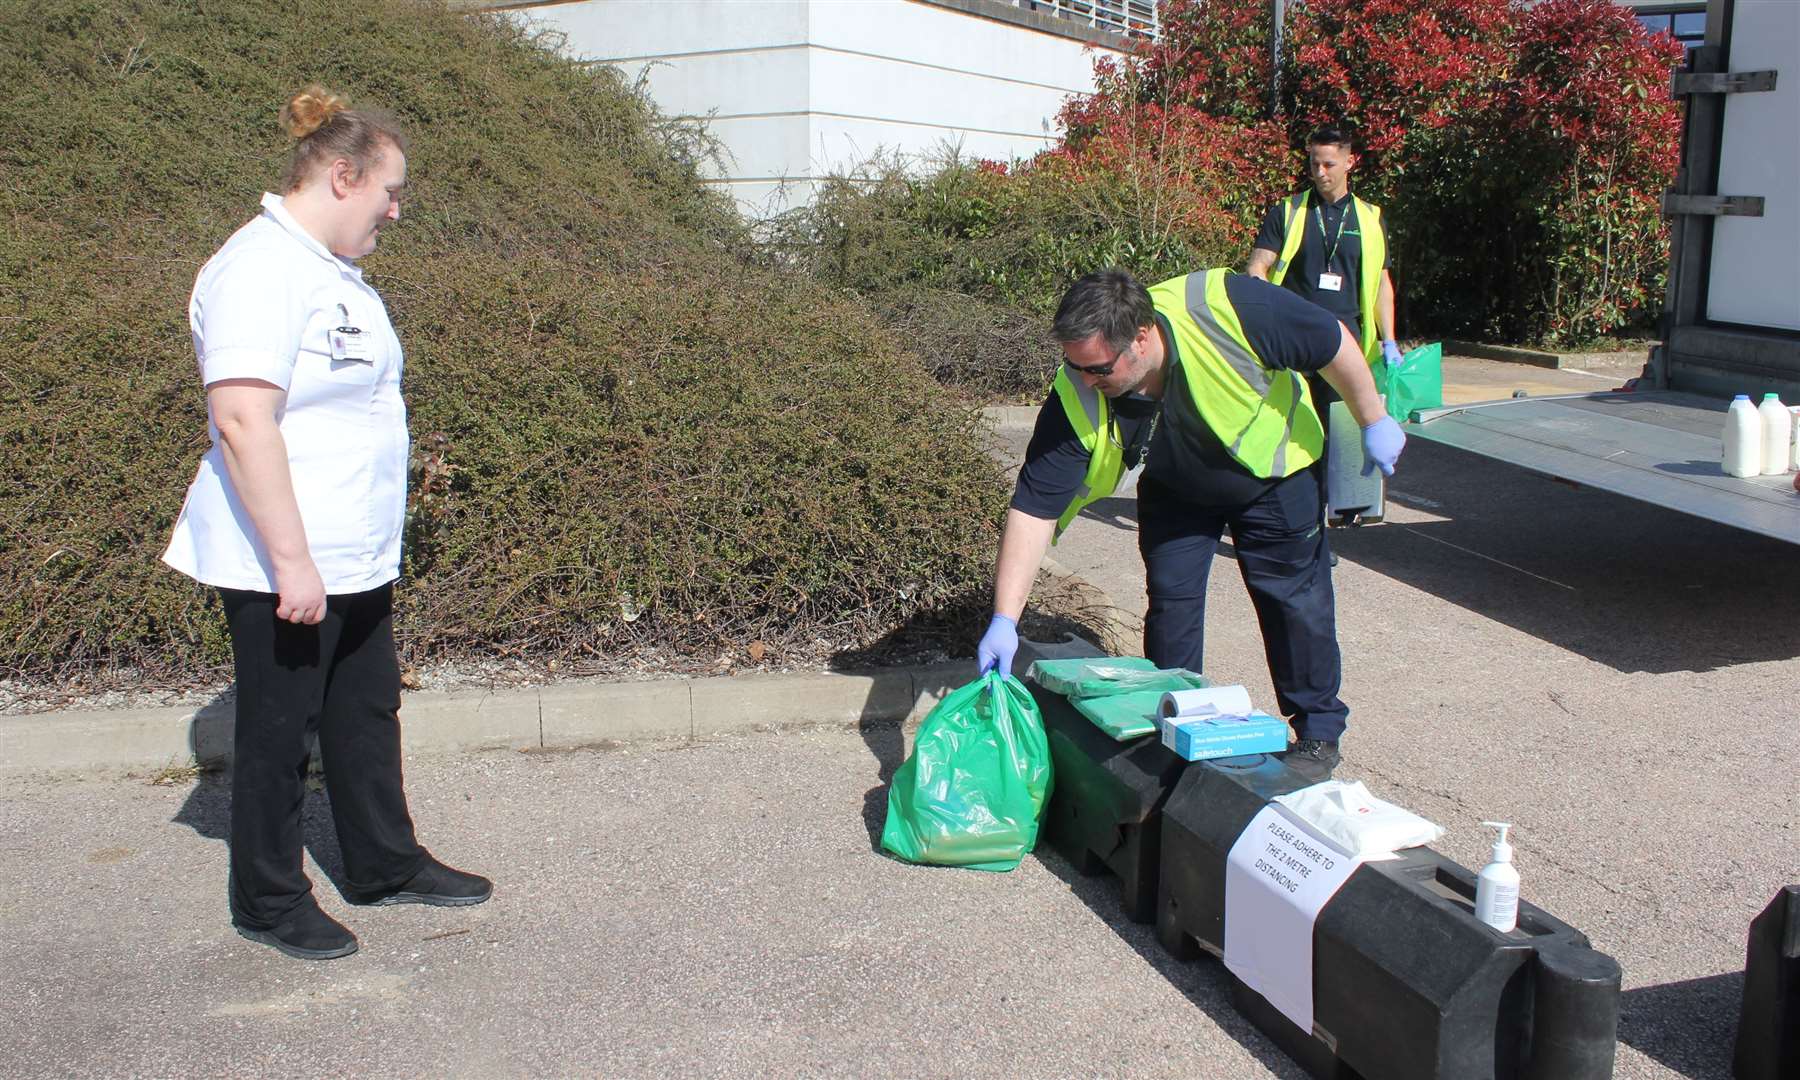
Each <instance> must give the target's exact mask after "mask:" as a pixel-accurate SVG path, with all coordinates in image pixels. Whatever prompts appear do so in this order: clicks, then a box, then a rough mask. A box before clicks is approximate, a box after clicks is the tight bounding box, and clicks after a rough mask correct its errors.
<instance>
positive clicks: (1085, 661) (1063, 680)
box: [1026, 656, 1162, 698]
mask: <svg viewBox="0 0 1800 1080" xmlns="http://www.w3.org/2000/svg"><path fill="white" fill-rule="evenodd" d="M1026 674H1027V675H1028V677H1030V678H1031V680H1032V681H1034V682H1036V683H1037V684H1038V685H1039V686H1041V687H1043V688H1044V689H1046V690H1048V691H1050V692H1051V693H1053V694H1061V695H1062V696H1063V697H1066V698H1078V697H1100V696H1101V695H1103V694H1123V693H1125V692H1127V691H1130V690H1140V689H1147V688H1148V685H1149V684H1148V683H1146V682H1145V680H1147V679H1157V678H1159V677H1160V676H1161V674H1162V672H1161V670H1160V669H1159V668H1158V667H1157V666H1156V665H1155V664H1154V663H1152V662H1151V661H1149V660H1146V659H1144V658H1143V657H1141V656H1084V657H1079V658H1077V659H1073V660H1036V661H1033V662H1032V665H1031V670H1030V671H1029V672H1027V673H1026Z"/></svg>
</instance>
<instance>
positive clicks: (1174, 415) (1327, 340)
mask: <svg viewBox="0 0 1800 1080" xmlns="http://www.w3.org/2000/svg"><path fill="white" fill-rule="evenodd" d="M1225 296H1226V298H1227V299H1228V300H1230V301H1231V306H1232V308H1233V309H1234V310H1235V311H1236V312H1237V316H1238V323H1239V325H1241V326H1242V327H1243V328H1244V336H1245V338H1247V339H1248V340H1249V342H1250V346H1251V348H1253V349H1255V350H1256V355H1257V356H1258V357H1260V358H1261V359H1262V361H1263V363H1264V364H1265V365H1267V366H1268V367H1271V368H1277V369H1286V370H1293V371H1304V372H1314V371H1317V370H1319V369H1320V368H1322V367H1324V366H1325V365H1326V364H1329V363H1331V358H1332V357H1334V356H1336V355H1337V350H1338V346H1339V345H1340V344H1341V343H1342V341H1343V337H1342V331H1341V330H1340V329H1339V328H1338V324H1337V322H1336V320H1334V319H1333V318H1332V317H1331V315H1330V314H1328V313H1327V312H1326V311H1324V310H1323V309H1322V308H1319V307H1317V306H1316V305H1313V304H1308V303H1305V302H1304V301H1302V300H1301V299H1300V298H1299V297H1297V296H1295V295H1294V294H1292V293H1290V292H1288V291H1287V290H1285V289H1280V288H1277V287H1275V286H1273V285H1270V284H1269V283H1268V282H1266V281H1261V280H1258V279H1256V278H1253V277H1248V276H1246V275H1243V274H1231V275H1229V276H1227V277H1226V279H1225ZM1156 321H1157V326H1158V328H1159V329H1161V330H1162V333H1163V340H1164V341H1166V342H1168V343H1169V357H1168V364H1169V367H1168V371H1167V373H1166V375H1165V376H1164V379H1163V399H1162V401H1160V402H1157V401H1152V400H1150V399H1149V398H1145V397H1141V396H1135V395H1134V396H1131V397H1124V398H1117V399H1115V400H1114V401H1113V402H1112V403H1111V404H1112V406H1113V409H1114V412H1115V414H1116V415H1117V416H1118V418H1119V435H1120V438H1121V439H1122V440H1123V441H1124V443H1125V447H1126V450H1125V463H1126V465H1127V466H1128V467H1129V466H1132V465H1136V464H1138V463H1139V462H1140V461H1141V462H1143V464H1144V476H1145V478H1147V479H1150V480H1154V481H1155V482H1157V483H1158V484H1160V485H1162V486H1163V487H1165V488H1167V489H1169V490H1171V491H1175V492H1178V493H1180V495H1181V497H1182V499H1184V500H1185V501H1188V502H1191V503H1194V504H1196V505H1200V506H1242V505H1244V504H1245V503H1248V502H1250V501H1252V500H1254V499H1255V498H1257V497H1258V496H1260V495H1261V494H1262V493H1263V492H1265V491H1267V490H1268V489H1269V487H1270V486H1272V484H1273V483H1274V482H1273V481H1269V480H1264V479H1262V478H1261V477H1259V476H1257V475H1255V474H1254V473H1252V472H1250V470H1248V469H1246V468H1244V467H1243V466H1242V465H1240V464H1238V462H1237V460H1236V459H1235V458H1233V457H1232V456H1231V454H1230V453H1229V452H1228V451H1227V450H1226V449H1225V444H1224V443H1222V442H1220V441H1219V437H1218V436H1217V435H1214V434H1213V431H1212V428H1210V427H1208V426H1207V424H1206V421H1205V420H1203V419H1201V418H1200V414H1199V411H1198V410H1197V409H1196V408H1195V407H1194V402H1193V399H1192V398H1191V397H1190V396H1189V394H1188V385H1187V376H1186V375H1184V374H1182V372H1181V370H1180V365H1181V362H1182V358H1181V356H1180V353H1179V351H1178V349H1177V348H1176V345H1175V339H1174V335H1173V334H1171V333H1170V332H1169V325H1168V321H1167V319H1165V318H1164V317H1163V314H1162V312H1161V311H1158V312H1157V316H1156ZM1146 451H1147V452H1148V459H1147V460H1146V458H1145V454H1146ZM1087 467H1088V453H1087V451H1086V450H1085V449H1084V448H1083V447H1082V445H1081V439H1080V437H1078V436H1077V435H1076V434H1075V429H1074V427H1073V426H1071V425H1070V423H1069V418H1068V416H1067V415H1066V414H1065V413H1064V412H1063V408H1062V403H1061V401H1059V400H1058V399H1057V396H1056V393H1055V391H1051V393H1050V396H1049V397H1048V398H1047V399H1045V401H1044V405H1043V407H1042V408H1041V409H1039V410H1038V417H1037V427H1036V428H1035V429H1034V430H1033V431H1032V433H1031V443H1030V445H1029V446H1027V447H1026V450H1025V465H1024V467H1023V468H1021V469H1020V470H1019V479H1018V482H1017V484H1016V485H1015V486H1014V488H1013V498H1012V506H1013V509H1015V510H1019V511H1021V512H1023V513H1026V514H1030V515H1031V516H1032V517H1036V518H1048V519H1051V520H1054V519H1056V518H1059V517H1061V516H1062V513H1063V511H1064V510H1067V509H1068V508H1069V504H1070V503H1071V502H1073V501H1074V499H1075V493H1076V492H1077V491H1079V490H1080V489H1081V481H1082V478H1083V477H1085V476H1086V475H1087Z"/></svg>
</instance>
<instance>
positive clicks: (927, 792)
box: [881, 672, 1051, 870]
mask: <svg viewBox="0 0 1800 1080" xmlns="http://www.w3.org/2000/svg"><path fill="white" fill-rule="evenodd" d="M1050 780H1051V777H1050V742H1049V740H1048V739H1046V738H1045V737H1044V723H1043V718H1042V717H1041V716H1039V715H1038V708H1037V702H1035V701H1033V700H1031V692H1030V691H1028V690H1026V689H1025V685H1024V684H1023V683H1021V682H1019V680H1017V679H1015V678H1013V677H1012V676H1010V675H1001V674H1000V673H998V672H989V673H988V674H986V675H984V676H982V677H981V678H979V679H976V680H975V681H974V682H972V683H969V684H968V685H967V686H963V687H960V688H958V689H956V690H952V691H951V692H950V694H949V695H948V696H947V697H945V698H944V700H943V701H940V702H938V705H937V708H935V709H933V710H931V714H930V715H929V716H927V717H926V718H925V722H924V723H922V724H920V725H919V734H918V737H917V738H915V739H914V740H913V750H912V754H911V756H909V757H908V758H907V759H906V761H905V763H904V764H902V765H901V766H900V768H899V769H898V770H897V771H896V772H895V773H894V781H893V783H892V785H890V786H889V788H888V812H887V823H886V824H885V825H884V826H883V827H882V830H881V846H882V848H883V849H884V850H886V851H890V852H892V853H893V854H895V855H897V856H899V857H900V858H902V859H905V860H906V861H907V862H914V863H931V864H934V865H937V866H965V867H969V868H970V869H974V870H1011V869H1012V868H1013V867H1015V866H1018V865H1019V862H1020V860H1022V859H1024V858H1025V853H1026V852H1028V851H1030V850H1031V849H1032V847H1033V846H1034V845H1035V844H1036V843H1037V834H1038V816H1039V814H1041V813H1042V811H1043V809H1044V803H1045V802H1047V801H1048V800H1049V798H1050Z"/></svg>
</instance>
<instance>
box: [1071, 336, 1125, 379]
mask: <svg viewBox="0 0 1800 1080" xmlns="http://www.w3.org/2000/svg"><path fill="white" fill-rule="evenodd" d="M1133 344H1136V343H1135V342H1132V343H1128V344H1127V345H1126V346H1125V347H1124V348H1123V349H1120V350H1119V351H1118V352H1116V353H1114V354H1113V358H1112V359H1111V360H1108V361H1107V362H1106V363H1104V364H1095V365H1093V366H1092V367H1082V366H1081V365H1080V364H1077V363H1076V362H1075V361H1073V360H1070V359H1069V358H1068V357H1066V356H1065V357H1063V364H1064V365H1065V366H1067V367H1068V369H1069V370H1070V371H1075V372H1080V373H1081V374H1083V375H1087V376H1090V377H1092V378H1095V379H1104V378H1106V377H1107V376H1108V375H1111V374H1112V373H1113V368H1116V367H1118V366H1119V361H1120V360H1123V359H1124V358H1125V354H1126V353H1128V352H1130V351H1131V346H1132V345H1133Z"/></svg>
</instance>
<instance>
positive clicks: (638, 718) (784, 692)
mask: <svg viewBox="0 0 1800 1080" xmlns="http://www.w3.org/2000/svg"><path fill="white" fill-rule="evenodd" d="M974 676H975V669H974V663H973V661H971V660H952V661H946V662H943V663H937V664H927V665H921V666H914V667H901V668H886V669H881V670H877V671H872V672H867V673H859V674H846V673H839V672H812V673H797V674H750V675H741V676H729V675H723V676H716V677H710V678H699V679H679V678H678V679H656V680H650V681H646V682H627V683H615V682H598V681H595V682H567V683H554V684H550V685H547V686H541V687H521V688H517V689H502V690H474V691H470V690H461V691H453V692H448V693H411V694H407V695H406V696H405V697H404V699H403V701H402V704H401V714H400V715H401V719H402V721H403V727H402V732H403V735H402V738H403V739H404V743H405V747H406V750H407V752H409V753H437V752H447V751H465V750H487V749H513V750H538V749H557V748H572V747H578V746H594V745H603V744H607V743H613V742H641V741H652V740H663V741H683V742H685V741H690V740H694V739H704V738H707V737H710V736H715V735H721V734H726V733H730V732H738V731H767V730H779V729H783V728H799V727H811V726H819V725H829V724H837V725H849V724H859V723H860V724H888V723H897V724H908V723H916V722H917V721H918V720H920V719H922V718H923V717H924V715H925V714H926V713H928V712H930V711H931V707H932V706H933V705H935V704H937V702H938V701H939V700H941V699H942V698H943V696H944V695H945V694H947V693H948V692H949V691H950V690H951V689H953V688H955V687H957V686H960V685H962V684H963V683H966V682H968V681H969V680H970V679H972V678H974ZM231 719H232V705H231V703H230V702H229V701H214V702H212V703H210V704H208V705H206V706H203V707H201V708H191V707H175V708H161V709H130V710H112V711H76V710H70V711H64V712H52V713H38V714H35V715H30V716H13V717H0V775H18V774H23V773H34V774H46V773H51V774H55V773H96V772H99V773H117V772H139V771H147V770H157V769H165V768H185V767H190V766H194V765H201V766H207V767H216V766H222V765H225V764H227V763H229V761H230V757H231Z"/></svg>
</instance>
